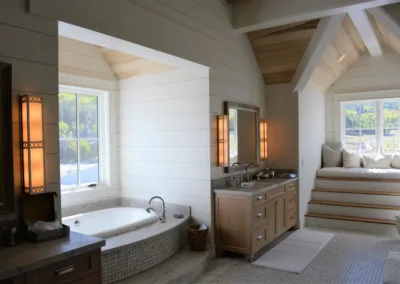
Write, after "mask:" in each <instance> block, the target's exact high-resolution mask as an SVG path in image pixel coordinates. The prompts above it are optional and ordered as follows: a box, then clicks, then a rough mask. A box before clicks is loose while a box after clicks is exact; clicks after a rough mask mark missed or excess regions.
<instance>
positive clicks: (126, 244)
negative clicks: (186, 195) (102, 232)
mask: <svg viewBox="0 0 400 284" xmlns="http://www.w3.org/2000/svg"><path fill="white" fill-rule="evenodd" d="M167 208H168V207H167ZM182 213H183V214H184V216H185V217H184V218H183V219H175V218H174V217H173V213H167V220H166V223H160V222H156V223H153V224H151V225H149V226H145V227H142V228H140V229H137V230H135V231H132V232H128V233H125V234H122V235H119V236H115V237H112V238H109V239H107V242H106V246H105V247H103V249H102V263H103V283H105V284H108V283H115V282H117V281H120V280H123V279H126V278H128V277H131V276H133V275H136V274H138V273H140V272H142V271H144V270H147V269H149V268H151V267H153V266H155V265H157V264H159V263H161V262H163V261H164V260H166V259H168V258H169V257H171V256H172V255H174V254H175V253H176V252H177V251H178V250H180V249H181V248H182V246H183V245H184V244H185V243H187V236H186V228H187V224H188V221H189V218H190V212H189V208H187V209H186V211H184V212H182Z"/></svg>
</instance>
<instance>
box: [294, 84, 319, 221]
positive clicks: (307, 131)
mask: <svg viewBox="0 0 400 284" xmlns="http://www.w3.org/2000/svg"><path fill="white" fill-rule="evenodd" d="M324 105H325V94H324V93H323V92H321V91H320V90H318V89H314V88H312V87H306V89H305V90H303V91H302V92H300V93H299V177H300V179H299V219H300V224H301V226H304V214H305V213H307V208H308V202H309V200H310V199H311V190H312V189H314V186H315V177H316V172H317V170H318V169H320V168H321V146H322V144H324V141H325V123H324V120H323V119H321V118H323V117H324V116H325V108H324ZM310 106H312V107H310Z"/></svg>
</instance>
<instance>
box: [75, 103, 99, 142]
mask: <svg viewBox="0 0 400 284" xmlns="http://www.w3.org/2000/svg"><path fill="white" fill-rule="evenodd" d="M78 103H79V124H80V125H79V137H80V138H97V121H98V119H97V109H98V106H97V96H82V95H80V96H79V102H78Z"/></svg>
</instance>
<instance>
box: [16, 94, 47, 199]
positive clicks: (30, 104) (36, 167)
mask: <svg viewBox="0 0 400 284" xmlns="http://www.w3.org/2000/svg"><path fill="white" fill-rule="evenodd" d="M20 101H21V105H20V106H21V125H22V127H21V134H22V135H21V139H22V140H21V149H22V150H21V151H22V166H23V171H22V174H23V187H24V192H25V193H26V194H39V193H43V192H44V191H45V180H44V143H43V103H42V98H41V97H39V96H32V95H25V94H23V95H21V97H20Z"/></svg>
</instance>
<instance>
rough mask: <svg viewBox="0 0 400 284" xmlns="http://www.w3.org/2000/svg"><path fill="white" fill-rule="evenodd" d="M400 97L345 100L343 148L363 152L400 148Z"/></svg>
mask: <svg viewBox="0 0 400 284" xmlns="http://www.w3.org/2000/svg"><path fill="white" fill-rule="evenodd" d="M399 103H400V99H382V100H373V101H353V102H345V103H342V125H344V127H342V141H343V144H344V148H345V149H346V150H348V151H351V152H358V153H360V154H391V153H395V152H398V151H400V149H399V148H400V135H399Z"/></svg>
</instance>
